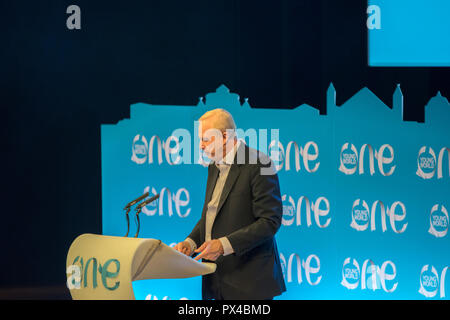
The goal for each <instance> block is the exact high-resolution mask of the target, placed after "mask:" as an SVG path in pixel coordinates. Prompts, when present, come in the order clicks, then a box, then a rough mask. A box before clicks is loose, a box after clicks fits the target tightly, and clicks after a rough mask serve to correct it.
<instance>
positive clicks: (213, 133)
mask: <svg viewBox="0 0 450 320" xmlns="http://www.w3.org/2000/svg"><path fill="white" fill-rule="evenodd" d="M198 121H199V122H200V123H199V130H198V136H199V138H200V148H201V149H202V150H203V151H204V152H205V154H206V156H207V157H208V158H210V159H211V160H214V161H220V160H222V158H223V156H225V154H227V152H228V151H230V150H231V148H232V147H233V146H234V143H235V141H236V132H235V130H236V125H235V123H234V120H233V117H232V116H231V114H230V113H229V112H228V111H226V110H225V109H220V108H218V109H214V110H210V111H208V112H206V113H205V114H203V115H202V116H201V117H200V118H199V119H198Z"/></svg>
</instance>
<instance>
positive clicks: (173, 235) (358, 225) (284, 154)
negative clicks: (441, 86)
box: [101, 83, 450, 300]
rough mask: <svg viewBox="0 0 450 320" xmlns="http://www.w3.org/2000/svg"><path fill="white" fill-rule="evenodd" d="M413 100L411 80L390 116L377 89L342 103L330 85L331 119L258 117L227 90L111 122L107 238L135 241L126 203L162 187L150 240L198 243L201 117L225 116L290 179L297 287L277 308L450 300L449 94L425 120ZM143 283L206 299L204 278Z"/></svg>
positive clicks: (288, 222) (285, 254)
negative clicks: (407, 113)
mask: <svg viewBox="0 0 450 320" xmlns="http://www.w3.org/2000/svg"><path fill="white" fill-rule="evenodd" d="M407 94H408V92H402V88H401V85H400V84H399V85H398V86H397V88H396V90H395V91H394V92H392V105H389V106H388V105H386V104H385V103H384V102H382V101H381V100H380V99H379V98H378V97H377V95H376V92H372V91H371V90H370V88H366V87H364V88H362V89H361V90H360V91H358V92H356V93H355V94H354V95H353V96H352V97H351V98H350V99H348V100H347V101H345V102H344V103H343V104H341V105H339V106H338V105H336V98H337V97H338V95H339V92H337V91H336V89H335V88H334V86H333V84H332V83H331V84H330V85H329V87H328V90H327V91H326V92H324V95H326V101H327V108H326V109H327V110H326V114H319V111H318V110H317V109H315V108H313V107H312V106H310V105H307V104H303V105H300V106H298V107H297V108H294V109H289V110H287V109H284V110H283V109H269V108H265V109H258V108H252V106H251V104H252V97H240V96H239V94H238V93H233V92H230V89H228V88H227V87H226V86H225V85H221V86H219V87H218V88H217V90H216V91H215V92H211V93H206V94H205V96H204V97H200V98H199V99H197V97H193V99H192V101H193V104H192V105H184V106H182V105H152V104H146V103H136V104H132V105H131V107H130V118H127V119H123V120H121V121H119V122H118V123H117V124H103V125H102V126H101V161H102V163H101V165H102V224H103V234H105V235H114V236H123V235H125V233H126V230H127V225H126V219H125V212H124V211H123V207H124V206H125V205H126V204H127V203H128V202H129V201H131V200H133V199H134V198H137V197H138V196H139V195H141V194H143V193H145V192H146V191H149V192H150V196H152V195H153V194H160V198H159V200H158V201H156V202H154V203H152V204H150V205H148V206H147V207H144V209H143V211H142V212H141V214H140V221H141V229H140V234H139V237H145V238H156V239H160V240H162V241H163V242H165V243H166V244H168V245H172V246H173V245H174V244H175V243H177V242H179V241H182V240H184V239H185V237H186V236H187V235H188V234H189V233H190V231H191V230H192V228H193V227H194V225H195V224H196V222H197V221H198V219H199V218H200V215H201V210H202V207H203V200H204V193H205V187H206V178H207V169H206V167H205V166H206V164H201V163H200V162H205V161H206V162H207V159H206V158H204V157H203V156H202V155H201V154H199V153H198V151H199V149H198V138H197V135H196V132H197V131H196V124H195V120H197V119H198V118H199V117H200V116H201V115H202V114H203V113H204V112H206V111H207V110H210V109H213V108H218V107H221V108H225V109H227V110H228V111H230V112H231V114H232V115H233V117H234V119H235V122H236V125H237V127H238V128H240V129H242V130H241V131H239V132H238V135H239V137H240V138H241V139H244V140H245V141H246V143H247V144H248V145H250V146H251V147H254V148H258V149H260V150H261V151H263V152H265V153H267V154H268V155H269V156H270V157H271V159H272V161H273V163H274V165H275V166H276V169H277V171H278V175H279V179H280V186H281V194H282V200H283V220H282V226H281V228H280V230H279V231H278V233H277V234H276V239H277V241H278V246H279V252H280V258H281V262H282V267H283V274H284V278H285V281H286V285H287V291H286V292H285V293H283V294H282V295H281V296H279V297H276V299H437V300H439V299H448V295H449V294H450V288H449V282H450V280H449V279H447V278H448V277H447V276H446V273H447V268H448V266H449V265H450V250H448V249H449V247H450V246H449V245H450V236H449V235H448V224H449V216H448V210H449V209H450V196H449V195H450V176H449V175H450V172H449V167H450V163H449V153H450V149H449V148H450V135H449V134H448V133H449V129H448V124H449V123H450V105H449V103H448V100H447V99H446V98H445V97H444V96H442V95H441V93H440V92H438V93H437V95H436V96H434V97H430V100H429V101H428V103H427V105H426V107H425V122H424V123H420V122H415V121H404V119H403V101H404V98H405V97H407ZM177 129H183V130H177ZM180 132H181V133H183V132H184V136H183V137H181V136H182V135H183V134H181V135H180V134H179V133H180ZM186 132H187V133H188V136H186ZM255 132H256V135H252V133H255ZM264 132H266V133H267V134H266V136H265V135H264ZM255 138H256V139H255ZM188 142H190V144H189V143H188ZM134 215H135V214H134V212H133V211H132V212H131V213H130V217H131V219H130V220H131V230H130V235H132V236H133V235H134V233H135V232H136V224H135V220H134ZM133 287H134V290H135V294H136V298H138V299H151V300H155V299H158V300H162V299H201V279H200V278H193V279H180V280H145V281H137V282H135V283H133Z"/></svg>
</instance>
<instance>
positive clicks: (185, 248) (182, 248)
mask: <svg viewBox="0 0 450 320" xmlns="http://www.w3.org/2000/svg"><path fill="white" fill-rule="evenodd" d="M173 248H174V249H175V250H177V251H179V252H181V253H184V254H185V255H187V256H190V255H191V254H192V248H191V245H190V244H189V242H187V241H183V242H180V243H177V244H176V245H175V247H173Z"/></svg>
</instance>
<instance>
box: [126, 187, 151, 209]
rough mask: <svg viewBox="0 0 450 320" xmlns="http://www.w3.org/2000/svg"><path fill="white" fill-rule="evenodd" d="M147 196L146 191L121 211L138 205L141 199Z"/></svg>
mask: <svg viewBox="0 0 450 320" xmlns="http://www.w3.org/2000/svg"><path fill="white" fill-rule="evenodd" d="M148 195H149V192H148V191H147V192H146V193H144V194H143V195H142V196H140V197H139V198H137V199H134V200H133V201H131V202H130V203H129V204H127V205H126V206H125V208H123V210H126V209H128V208H129V207H131V206H134V205H135V204H136V203H138V202H139V201H141V200H142V199H145V198H147V197H148Z"/></svg>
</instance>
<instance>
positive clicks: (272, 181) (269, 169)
mask: <svg viewBox="0 0 450 320" xmlns="http://www.w3.org/2000/svg"><path fill="white" fill-rule="evenodd" d="M199 121H200V127H199V138H200V146H201V148H202V150H203V151H204V152H205V153H206V155H207V156H208V158H210V159H211V160H212V162H211V164H210V165H209V166H208V180H207V186H206V194H205V203H204V207H203V212H202V216H201V218H200V220H199V221H198V223H197V224H196V225H195V227H194V229H193V230H192V232H191V233H190V235H189V236H188V237H187V238H186V240H185V241H183V242H180V243H178V244H177V245H176V246H175V249H176V250H178V251H180V252H183V253H185V254H187V255H192V254H193V253H194V252H196V253H199V254H198V255H197V256H196V257H195V259H196V260H199V259H203V260H205V261H214V262H215V263H216V265H217V269H216V272H214V273H212V274H209V275H206V276H203V279H202V296H203V299H218V300H222V299H272V298H273V297H274V296H277V295H280V294H281V293H282V292H284V291H285V290H286V287H285V283H284V279H283V274H282V271H281V264H280V259H279V254H278V249H277V244H276V240H275V233H276V232H277V231H278V229H279V228H280V225H281V217H282V202H281V195H280V186H279V183H278V176H277V174H276V172H275V170H274V169H273V165H272V163H271V161H270V159H269V158H268V157H267V156H266V155H264V154H262V153H260V152H258V151H257V150H255V149H252V148H250V147H248V146H247V145H246V144H245V143H244V141H243V140H238V139H237V138H236V136H235V124H234V120H233V118H232V116H231V114H229V113H228V112H227V111H226V110H224V109H214V110H211V111H208V112H207V113H205V114H204V115H203V116H202V117H201V118H200V119H199Z"/></svg>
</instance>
